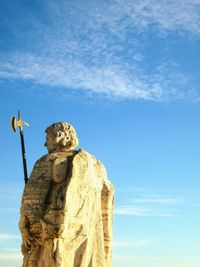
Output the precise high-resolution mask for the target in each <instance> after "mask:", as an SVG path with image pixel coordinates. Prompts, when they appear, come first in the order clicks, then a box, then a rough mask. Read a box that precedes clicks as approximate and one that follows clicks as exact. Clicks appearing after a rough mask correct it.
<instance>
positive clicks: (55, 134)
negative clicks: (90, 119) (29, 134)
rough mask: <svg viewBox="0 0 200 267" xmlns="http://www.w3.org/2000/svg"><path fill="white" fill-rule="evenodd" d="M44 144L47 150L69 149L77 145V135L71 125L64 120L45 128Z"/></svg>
mask: <svg viewBox="0 0 200 267" xmlns="http://www.w3.org/2000/svg"><path fill="white" fill-rule="evenodd" d="M45 132H46V143H45V146H46V147H47V149H48V152H49V153H51V152H56V151H69V150H73V149H74V148H75V147H77V146H78V137H77V136H76V131H75V129H74V127H73V126H71V125H70V124H69V123H66V122H57V123H53V124H52V125H50V126H49V127H47V128H46V131H45Z"/></svg>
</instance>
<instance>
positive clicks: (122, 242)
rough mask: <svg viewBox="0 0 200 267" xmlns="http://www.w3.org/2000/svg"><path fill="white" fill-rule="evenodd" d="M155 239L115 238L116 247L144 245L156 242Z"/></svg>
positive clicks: (114, 245) (114, 244)
mask: <svg viewBox="0 0 200 267" xmlns="http://www.w3.org/2000/svg"><path fill="white" fill-rule="evenodd" d="M154 242H155V240H154V239H140V240H136V239H135V240H114V241H113V247H114V248H127V247H128V248H130V247H144V246H147V245H150V244H152V243H154Z"/></svg>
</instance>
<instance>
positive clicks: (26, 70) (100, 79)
mask: <svg viewBox="0 0 200 267" xmlns="http://www.w3.org/2000/svg"><path fill="white" fill-rule="evenodd" d="M43 9H44V10H43V12H44V13H45V14H46V20H47V23H42V22H41V21H40V20H37V19H36V18H32V20H31V21H29V23H30V24H31V26H32V30H27V32H26V34H25V35H26V36H27V37H26V40H24V42H25V43H26V49H24V50H21V52H19V50H18V49H16V50H14V51H12V52H11V51H10V52H9V53H6V54H3V53H1V61H0V78H2V79H19V80H26V81H31V82H33V83H35V84H38V85H48V86H51V87H53V88H56V87H60V88H62V89H63V90H62V93H63V94H65V93H68V92H69V90H80V91H84V92H86V93H89V94H91V93H94V94H96V95H104V96H107V97H115V98H119V99H144V100H153V101H168V100H171V99H188V98H189V99H192V98H194V96H195V97H196V94H197V92H196V90H195V89H194V88H192V89H187V85H188V80H189V79H190V77H189V76H188V74H185V73H183V72H182V71H180V68H179V64H174V61H173V60H171V59H170V58H168V59H166V58H160V59H159V60H158V61H157V62H154V65H151V63H149V59H148V56H147V52H146V45H145V44H144V42H143V35H144V33H147V32H148V31H149V30H150V29H152V28H153V29H154V30H155V32H156V35H157V38H164V37H163V35H166V34H168V33H169V32H177V33H180V34H183V32H185V33H189V34H192V35H198V34H199V33H200V23H199V21H200V15H199V14H200V12H199V10H200V3H199V2H198V1H186V0H184V1H180V3H179V2H173V1H159V2H155V1H150V0H146V1H125V2H124V1H123V2H122V1H120V0H116V1H106V0H105V1H102V2H101V3H100V2H98V1H89V0H88V1H86V2H84V4H83V3H81V2H79V1H73V2H71V3H69V2H68V1H67V2H66V1H59V2H56V3H55V1H48V3H46V4H45V5H44V7H43ZM25 20H29V18H26V17H25ZM23 23H26V21H23ZM18 26H20V25H18ZM19 29H20V27H18V29H17V30H16V32H15V36H17V37H16V38H17V40H18V38H19V37H18V36H20V37H21V38H22V39H23V37H22V36H23V35H22V33H21V32H20V30H19ZM149 41H150V40H149ZM163 61H164V62H165V67H163V63H162V62H163ZM145 65H149V66H148V69H154V72H149V71H147V70H145V67H144V66H145Z"/></svg>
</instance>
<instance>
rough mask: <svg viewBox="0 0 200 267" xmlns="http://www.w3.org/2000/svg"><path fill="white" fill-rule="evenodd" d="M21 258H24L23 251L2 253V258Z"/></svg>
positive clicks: (0, 257)
mask: <svg viewBox="0 0 200 267" xmlns="http://www.w3.org/2000/svg"><path fill="white" fill-rule="evenodd" d="M21 259H22V255H21V253H13V252H12V253H8V252H4V253H0V260H21Z"/></svg>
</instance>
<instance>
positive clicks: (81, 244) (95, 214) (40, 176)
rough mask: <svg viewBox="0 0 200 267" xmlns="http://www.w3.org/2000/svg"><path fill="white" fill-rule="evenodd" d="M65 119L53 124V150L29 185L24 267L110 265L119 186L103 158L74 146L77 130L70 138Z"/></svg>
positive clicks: (41, 161)
mask: <svg viewBox="0 0 200 267" xmlns="http://www.w3.org/2000/svg"><path fill="white" fill-rule="evenodd" d="M62 124H63V123H62ZM62 124H61V123H60V126H59V123H58V124H55V125H53V126H51V127H52V128H51V127H49V128H50V130H48V129H49V128H47V142H46V145H47V148H48V151H49V154H48V155H46V156H43V157H42V158H41V159H39V160H38V161H37V162H36V164H35V166H34V168H33V171H32V173H31V175H30V178H29V181H28V183H27V184H26V186H25V188H24V192H23V196H22V204H21V216H20V222H19V227H20V230H21V233H22V238H23V242H22V253H23V255H24V260H23V267H109V266H111V239H112V223H113V198H114V189H113V185H112V184H111V183H110V181H109V180H108V179H107V174H106V170H105V168H104V166H103V165H102V163H101V162H100V161H98V160H96V159H95V157H93V156H92V155H90V154H89V153H87V152H86V151H84V150H82V149H80V150H78V151H75V150H73V149H72V148H74V146H75V145H77V144H78V139H77V137H76V134H75V131H74V129H73V131H72V135H71V136H70V137H69V129H68V124H66V123H65V125H64V127H61V126H63V125H62ZM70 127H71V126H70ZM52 129H53V131H52ZM70 129H72V128H70ZM49 135H51V136H49ZM60 137H62V138H60ZM56 138H57V139H56ZM63 138H65V141H67V142H64V141H63ZM55 139H56V140H55ZM73 139H74V142H73ZM70 140H71V141H70Z"/></svg>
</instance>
